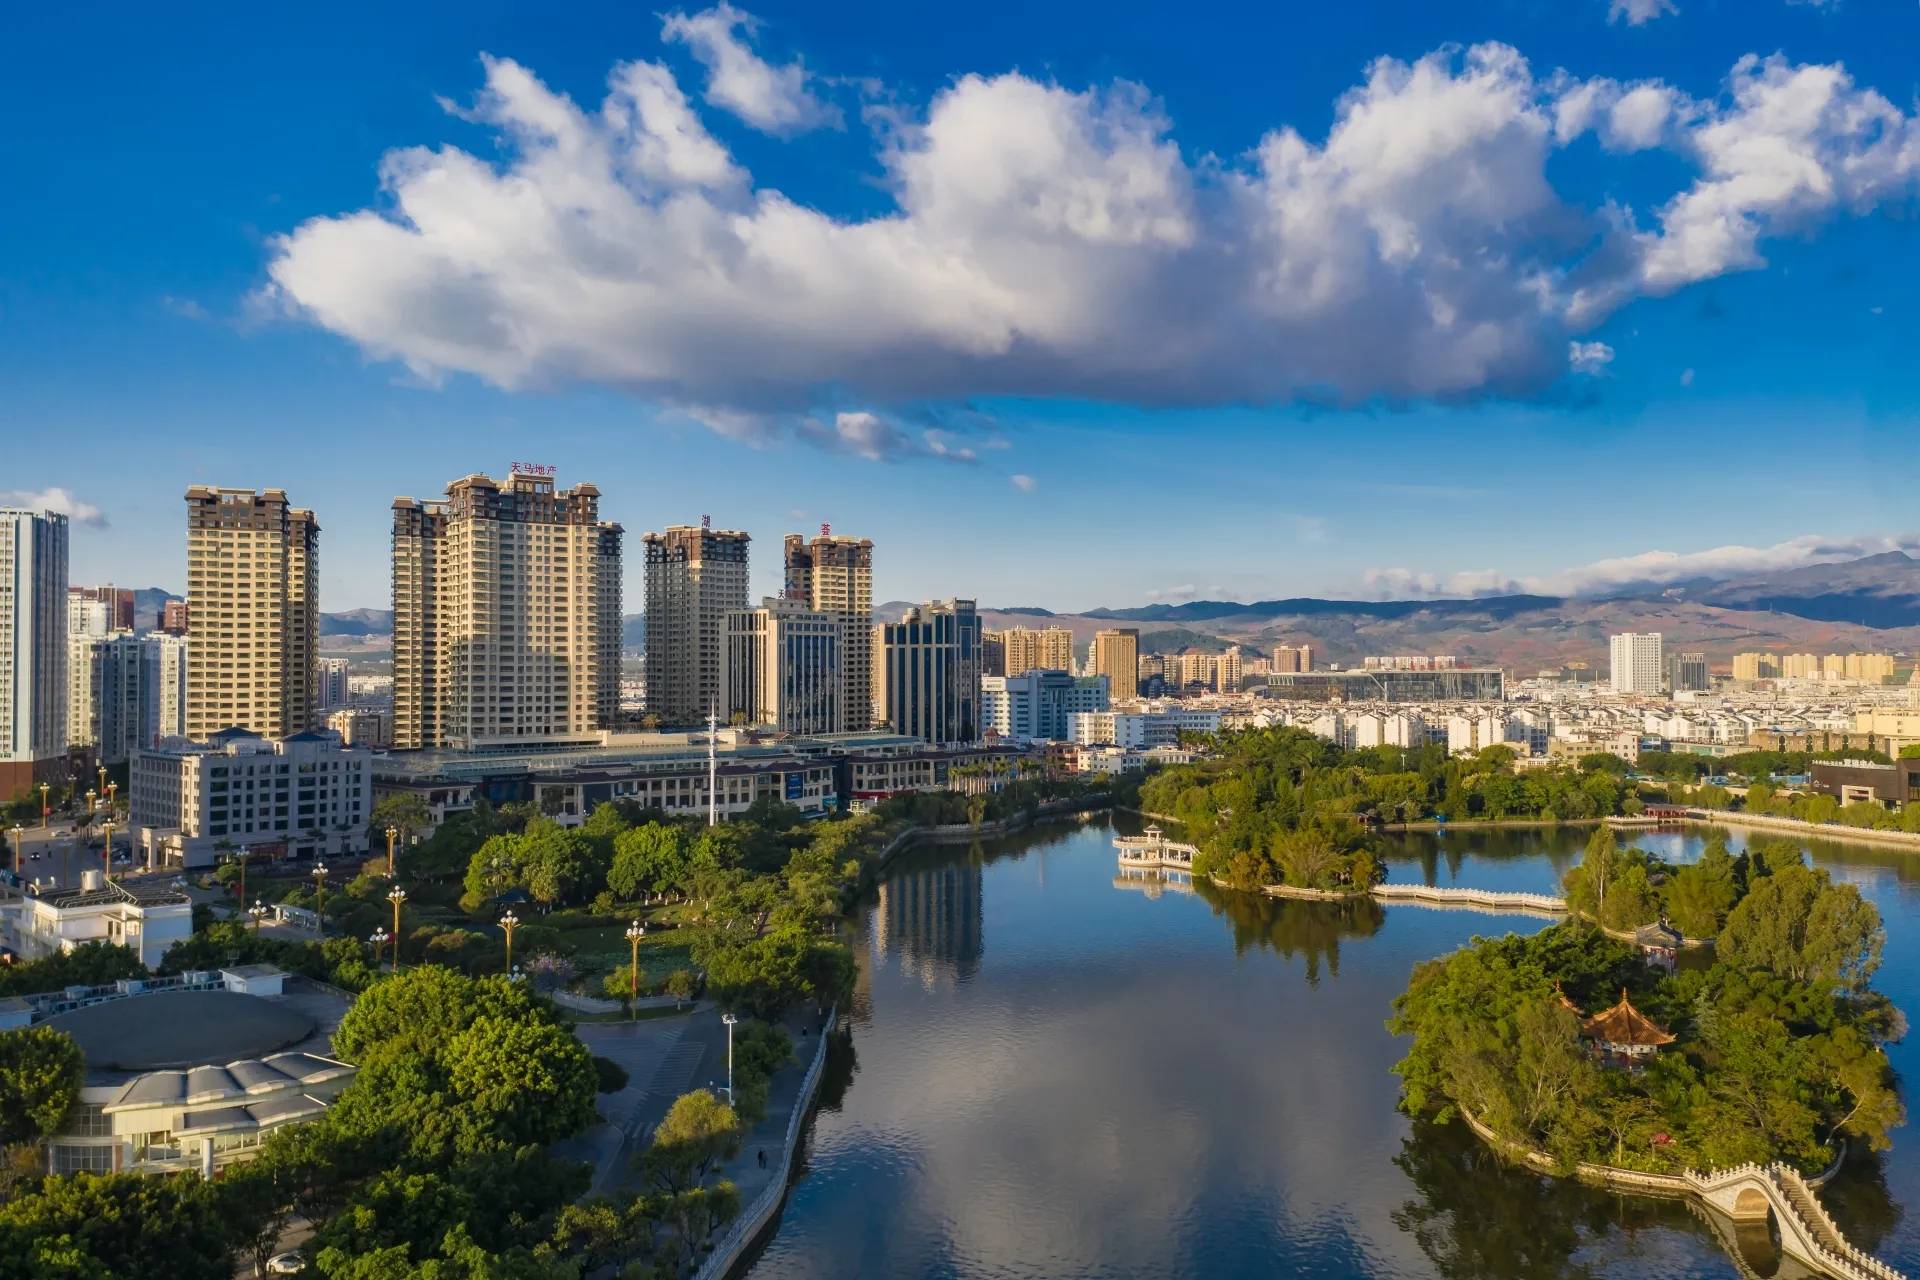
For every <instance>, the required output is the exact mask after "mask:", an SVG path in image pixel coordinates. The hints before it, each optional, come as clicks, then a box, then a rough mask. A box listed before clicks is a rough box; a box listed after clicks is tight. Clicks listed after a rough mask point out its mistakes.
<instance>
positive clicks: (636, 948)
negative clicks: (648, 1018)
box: [627, 920, 647, 1015]
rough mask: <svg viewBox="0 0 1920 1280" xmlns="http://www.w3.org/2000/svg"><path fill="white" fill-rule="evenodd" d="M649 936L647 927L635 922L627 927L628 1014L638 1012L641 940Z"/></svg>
mask: <svg viewBox="0 0 1920 1280" xmlns="http://www.w3.org/2000/svg"><path fill="white" fill-rule="evenodd" d="M646 936H647V926H645V925H643V924H641V923H640V922H639V921H638V920H635V921H634V922H633V923H632V924H630V925H628V926H627V943H628V951H629V952H630V953H631V954H630V955H629V957H628V960H627V1012H628V1014H629V1015H631V1014H633V1013H634V1012H636V1007H635V1002H636V1001H637V1000H639V999H640V939H642V938H644V937H646Z"/></svg>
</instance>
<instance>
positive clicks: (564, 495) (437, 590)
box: [339, 467, 622, 750]
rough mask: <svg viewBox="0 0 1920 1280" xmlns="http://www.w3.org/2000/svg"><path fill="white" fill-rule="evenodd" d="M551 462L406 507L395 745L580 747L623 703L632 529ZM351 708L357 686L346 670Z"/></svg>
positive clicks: (401, 522) (397, 570) (399, 570)
mask: <svg viewBox="0 0 1920 1280" xmlns="http://www.w3.org/2000/svg"><path fill="white" fill-rule="evenodd" d="M599 503H600V491H599V490H598V489H596V488H594V486H592V485H590V484H579V485H575V486H574V487H573V488H571V489H559V490H556V489H555V488H554V482H553V477H552V476H551V475H550V474H548V469H547V468H540V469H537V470H536V469H533V468H521V467H516V468H515V469H514V470H513V472H512V473H511V474H510V475H509V476H508V477H507V479H506V480H505V481H498V480H493V479H490V478H488V477H486V476H483V475H469V476H463V477H462V478H460V479H459V480H456V481H454V482H453V483H452V484H450V485H448V486H447V496H446V499H445V501H442V502H420V501H418V500H416V499H413V498H396V499H395V500H394V503H393V675H394V679H393V704H394V715H393V718H394V724H393V740H394V745H395V746H397V747H401V748H433V747H451V748H454V749H458V750H473V749H479V748H498V747H510V746H519V745H526V744H537V743H542V742H556V741H578V740H582V739H585V738H587V737H589V736H591V735H592V734H593V733H594V732H596V731H597V730H600V729H605V728H610V727H611V726H612V725H613V722H614V719H615V717H616V715H617V714H618V709H619V688H620V686H619V681H620V542H621V536H622V531H621V528H620V526H619V525H617V524H612V523H609V522H606V521H602V520H601V519H600V518H599ZM339 678H340V680H341V682H342V684H343V686H344V687H343V689H342V696H341V699H340V701H341V702H344V701H345V700H346V694H347V693H349V692H351V688H352V686H351V682H350V681H349V680H348V677H347V675H346V672H345V671H344V670H342V671H341V672H340V673H339Z"/></svg>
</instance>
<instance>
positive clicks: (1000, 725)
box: [980, 670, 1107, 742]
mask: <svg viewBox="0 0 1920 1280" xmlns="http://www.w3.org/2000/svg"><path fill="white" fill-rule="evenodd" d="M1106 709H1107V678H1106V677H1105V676H1076V675H1072V674H1070V673H1068V672H1065V671H1046V670H1034V671H1027V672H1023V673H1022V674H1020V675H1017V676H982V677H981V678H980V724H981V727H982V728H984V729H986V730H987V731H988V732H991V733H997V734H999V735H1000V736H1001V737H1002V738H1004V739H1007V740H1009V741H1012V742H1065V741H1067V740H1068V738H1069V737H1070V736H1071V734H1072V730H1073V722H1072V717H1074V716H1076V715H1088V714H1092V713H1094V712H1100V711H1105V710H1106Z"/></svg>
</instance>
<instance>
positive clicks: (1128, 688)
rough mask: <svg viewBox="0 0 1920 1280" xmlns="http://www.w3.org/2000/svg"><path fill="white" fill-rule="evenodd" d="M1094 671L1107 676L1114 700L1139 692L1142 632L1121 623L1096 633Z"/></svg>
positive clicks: (1108, 686) (1132, 695)
mask: <svg viewBox="0 0 1920 1280" xmlns="http://www.w3.org/2000/svg"><path fill="white" fill-rule="evenodd" d="M1093 674H1094V675H1097V676H1105V677H1106V678H1107V691H1108V696H1110V697H1111V698H1112V699H1113V700H1114V701H1115V702H1118V701H1120V700H1121V699H1123V698H1133V697H1137V696H1139V693H1140V632H1139V631H1138V630H1137V629H1136V628H1133V627H1121V628H1117V629H1115V630H1110V631H1096V632H1094V633H1093Z"/></svg>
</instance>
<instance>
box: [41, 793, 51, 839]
mask: <svg viewBox="0 0 1920 1280" xmlns="http://www.w3.org/2000/svg"><path fill="white" fill-rule="evenodd" d="M40 825H41V826H43V827H46V828H48V829H51V828H52V827H53V809H52V807H51V806H50V805H48V804H47V784H46V783H44V782H43V783H41V784H40Z"/></svg>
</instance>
